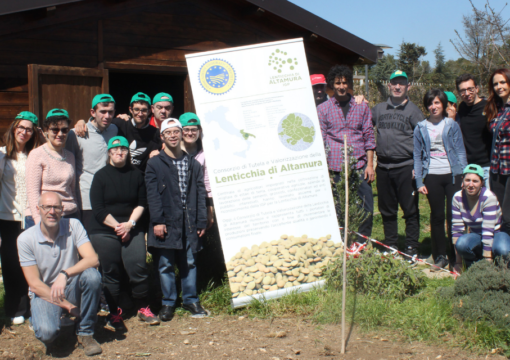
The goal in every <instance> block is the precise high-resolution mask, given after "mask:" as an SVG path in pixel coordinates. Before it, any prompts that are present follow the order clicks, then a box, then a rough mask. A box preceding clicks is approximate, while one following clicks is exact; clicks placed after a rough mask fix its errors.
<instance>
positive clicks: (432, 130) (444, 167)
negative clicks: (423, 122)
mask: <svg viewBox="0 0 510 360" xmlns="http://www.w3.org/2000/svg"><path fill="white" fill-rule="evenodd" d="M444 125H445V121H444V119H443V120H441V121H440V122H439V123H437V124H433V123H431V122H430V121H428V120H427V131H428V132H429V138H430V165H429V174H433V175H443V174H450V173H451V172H452V169H451V167H450V162H449V161H448V156H447V155H446V149H445V148H444V144H443V130H444Z"/></svg>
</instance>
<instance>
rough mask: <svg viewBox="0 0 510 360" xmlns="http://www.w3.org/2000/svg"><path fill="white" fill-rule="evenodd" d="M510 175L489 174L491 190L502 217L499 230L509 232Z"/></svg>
mask: <svg viewBox="0 0 510 360" xmlns="http://www.w3.org/2000/svg"><path fill="white" fill-rule="evenodd" d="M509 178H510V175H500V174H493V173H492V172H491V174H490V183H491V191H492V192H493V193H494V194H496V197H497V198H498V202H499V206H501V212H502V213H503V217H502V219H501V230H502V231H504V232H506V233H507V234H510V181H508V179H509Z"/></svg>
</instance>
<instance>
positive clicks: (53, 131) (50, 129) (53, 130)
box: [48, 127, 69, 135]
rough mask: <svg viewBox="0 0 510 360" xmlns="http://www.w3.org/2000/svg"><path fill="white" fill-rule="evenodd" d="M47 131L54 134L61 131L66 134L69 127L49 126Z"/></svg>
mask: <svg viewBox="0 0 510 360" xmlns="http://www.w3.org/2000/svg"><path fill="white" fill-rule="evenodd" d="M48 131H51V132H52V133H53V134H55V135H58V133H59V132H61V133H62V134H64V135H65V134H67V133H68V132H69V128H68V127H65V128H60V129H59V128H49V129H48Z"/></svg>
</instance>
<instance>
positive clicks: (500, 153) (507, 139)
mask: <svg viewBox="0 0 510 360" xmlns="http://www.w3.org/2000/svg"><path fill="white" fill-rule="evenodd" d="M487 88H488V89H489V98H488V99H487V105H485V114H486V116H487V121H488V122H489V128H490V130H491V131H492V134H493V137H492V151H491V174H490V183H491V190H492V192H494V194H496V197H497V198H498V201H499V204H500V206H501V209H502V212H503V217H502V223H501V231H504V232H506V233H509V234H510V232H509V231H510V190H509V184H510V182H508V178H509V177H510V104H509V103H508V101H509V99H510V70H508V69H498V70H496V71H495V72H494V74H492V75H491V77H490V79H489V83H488V85H487Z"/></svg>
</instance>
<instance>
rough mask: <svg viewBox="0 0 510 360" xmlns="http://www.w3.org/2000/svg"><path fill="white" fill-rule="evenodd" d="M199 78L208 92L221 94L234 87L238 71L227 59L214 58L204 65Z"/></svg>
mask: <svg viewBox="0 0 510 360" xmlns="http://www.w3.org/2000/svg"><path fill="white" fill-rule="evenodd" d="M199 80H200V84H201V85H202V87H203V88H204V89H205V90H206V91H207V92H209V93H211V94H214V95H221V94H224V93H226V92H227V91H229V90H230V89H232V87H233V86H234V84H235V82H236V73H235V71H234V69H233V68H232V66H231V65H230V64H229V63H228V62H226V61H225V60H220V59H213V60H209V61H208V62H206V63H205V64H204V65H202V67H201V68H200V73H199Z"/></svg>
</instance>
